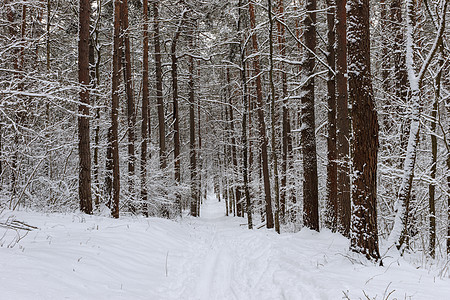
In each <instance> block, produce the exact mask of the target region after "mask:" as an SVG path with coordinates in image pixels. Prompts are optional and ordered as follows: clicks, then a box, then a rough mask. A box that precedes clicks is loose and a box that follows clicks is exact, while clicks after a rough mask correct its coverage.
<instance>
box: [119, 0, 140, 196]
mask: <svg viewBox="0 0 450 300" xmlns="http://www.w3.org/2000/svg"><path fill="white" fill-rule="evenodd" d="M120 16H121V26H122V34H123V43H124V46H125V49H124V61H123V63H124V73H125V91H126V95H127V127H128V146H127V148H128V192H129V199H130V200H134V193H135V191H134V175H135V168H136V156H135V147H134V141H135V132H134V126H135V124H136V112H135V107H134V97H133V82H132V77H131V49H130V37H129V32H128V0H122V11H121V15H120Z"/></svg>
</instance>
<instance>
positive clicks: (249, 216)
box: [238, 0, 253, 229]
mask: <svg viewBox="0 0 450 300" xmlns="http://www.w3.org/2000/svg"><path fill="white" fill-rule="evenodd" d="M238 10H239V19H238V32H241V30H242V27H243V26H242V25H243V24H242V23H243V22H245V16H244V11H243V9H242V0H239V4H238ZM244 27H245V26H244ZM241 34H242V36H241V37H240V41H239V53H240V59H241V61H240V64H241V81H242V104H243V107H244V109H243V112H242V177H243V178H242V179H243V183H244V196H245V212H246V213H247V226H248V229H253V218H252V201H251V198H250V188H249V176H248V175H249V166H248V150H249V149H248V134H247V131H248V122H247V116H248V114H249V105H248V104H249V103H248V87H247V75H246V74H247V63H246V61H245V57H246V51H245V50H246V49H245V44H244V43H245V36H244V34H243V33H241Z"/></svg>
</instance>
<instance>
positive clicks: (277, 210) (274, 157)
mask: <svg viewBox="0 0 450 300" xmlns="http://www.w3.org/2000/svg"><path fill="white" fill-rule="evenodd" d="M267 7H268V17H269V66H270V67H269V83H270V92H271V107H270V115H271V120H272V128H271V129H272V130H271V133H272V137H271V147H272V163H273V174H274V176H273V180H274V193H275V214H274V215H275V231H276V232H278V233H280V186H279V182H280V181H279V176H278V158H277V147H276V144H277V143H276V137H275V126H276V123H277V122H276V115H275V99H276V98H277V96H276V91H275V84H274V80H273V73H274V71H273V18H272V1H271V0H268V1H267Z"/></svg>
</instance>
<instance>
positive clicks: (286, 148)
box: [277, 0, 293, 220]
mask: <svg viewBox="0 0 450 300" xmlns="http://www.w3.org/2000/svg"><path fill="white" fill-rule="evenodd" d="M278 14H279V18H280V20H281V22H282V23H284V22H285V21H284V20H285V18H284V5H283V0H278ZM277 29H278V51H279V52H280V55H281V58H282V59H284V58H286V39H285V28H284V25H283V24H281V23H280V22H277ZM280 68H281V85H282V92H283V108H282V117H283V119H282V129H283V130H282V138H283V144H282V174H281V181H280V214H281V219H282V220H284V219H285V216H286V201H287V196H288V195H289V196H290V197H292V196H293V195H292V194H291V193H288V178H289V177H288V173H289V171H290V169H291V160H292V158H293V157H292V136H291V121H290V117H289V107H288V97H289V95H288V85H287V73H286V70H285V64H284V63H283V62H281V66H280Z"/></svg>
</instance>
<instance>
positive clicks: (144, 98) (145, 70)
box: [140, 0, 149, 216]
mask: <svg viewBox="0 0 450 300" xmlns="http://www.w3.org/2000/svg"><path fill="white" fill-rule="evenodd" d="M142 13H143V21H144V26H143V31H144V32H143V44H144V45H143V53H142V55H143V58H142V125H141V126H142V127H141V136H142V140H141V170H140V171H141V201H142V205H143V212H144V215H145V216H148V211H147V187H146V179H147V145H148V138H149V136H148V130H149V129H148V128H147V126H148V121H149V120H148V119H149V118H148V109H149V107H148V0H143V3H142Z"/></svg>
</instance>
